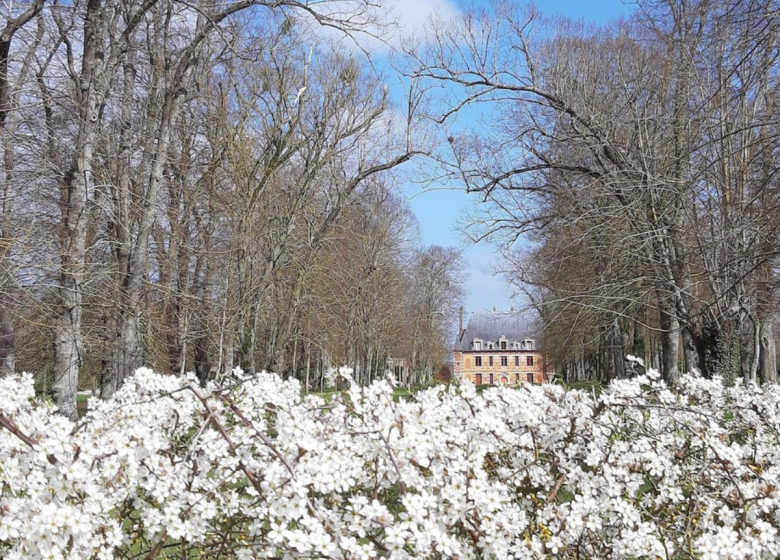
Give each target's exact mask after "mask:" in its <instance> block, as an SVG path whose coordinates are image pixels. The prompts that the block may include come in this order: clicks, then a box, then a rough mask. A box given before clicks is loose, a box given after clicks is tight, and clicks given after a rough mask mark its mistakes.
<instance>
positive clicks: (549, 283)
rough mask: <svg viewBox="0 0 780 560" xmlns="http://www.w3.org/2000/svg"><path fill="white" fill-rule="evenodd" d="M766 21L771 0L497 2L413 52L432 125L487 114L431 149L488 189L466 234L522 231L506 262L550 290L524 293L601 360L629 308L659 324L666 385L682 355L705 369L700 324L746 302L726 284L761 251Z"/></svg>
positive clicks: (771, 29)
mask: <svg viewBox="0 0 780 560" xmlns="http://www.w3.org/2000/svg"><path fill="white" fill-rule="evenodd" d="M776 25H777V11H776V10H774V9H773V8H772V5H771V3H770V2H759V3H755V2H753V3H748V2H740V1H738V0H735V1H731V2H730V1H725V0H724V1H723V2H678V1H675V0H669V1H663V2H642V3H640V14H639V15H638V16H637V17H636V18H635V19H633V20H631V21H623V22H619V23H618V24H617V25H615V26H613V27H612V28H611V29H600V28H585V27H583V26H582V25H581V24H573V23H571V22H567V21H565V20H563V21H557V22H553V23H552V24H551V25H548V24H547V23H546V22H542V21H541V18H540V17H539V16H538V14H537V13H535V12H534V11H533V10H530V9H529V10H522V9H518V8H517V7H516V6H514V5H512V4H508V3H507V4H503V5H500V6H499V7H498V8H497V10H496V13H495V14H493V15H490V14H488V13H487V12H475V13H470V14H467V15H466V16H465V18H464V19H463V21H460V22H457V23H455V24H452V25H451V26H449V27H446V26H443V27H441V28H440V29H439V30H438V31H437V33H438V36H437V37H438V40H437V41H436V42H434V46H433V47H431V48H430V49H428V51H426V52H423V53H416V60H417V61H418V65H417V67H416V68H415V69H414V70H413V71H412V75H415V76H418V77H425V78H427V79H428V80H432V81H433V82H435V83H445V84H449V85H451V86H452V88H451V91H453V97H452V98H450V99H445V100H444V103H445V107H444V109H440V110H439V111H438V113H437V114H436V118H437V119H438V120H439V121H441V122H449V120H450V119H452V118H454V117H455V116H457V115H458V114H460V113H462V112H464V111H466V110H467V109H468V108H470V107H473V106H474V105H476V104H478V103H479V104H482V103H490V104H492V105H493V106H494V107H495V110H496V112H500V118H499V119H497V120H493V121H491V123H490V125H491V126H490V129H489V130H488V132H487V133H486V134H473V135H469V134H462V133H461V134H452V135H451V136H450V141H449V146H450V153H449V155H446V154H445V155H444V156H442V160H441V162H442V164H443V165H444V166H445V168H448V169H450V170H451V172H452V175H453V177H455V178H458V179H459V180H461V181H462V182H463V183H465V186H466V187H467V189H469V190H471V191H475V192H479V193H481V195H482V196H483V197H484V199H485V201H486V202H487V203H488V204H487V205H486V206H485V209H486V212H485V213H484V214H483V215H482V216H481V217H480V219H478V220H477V222H475V224H474V226H475V227H474V228H473V229H472V232H473V233H472V234H473V236H474V237H475V238H476V239H480V238H482V237H485V236H488V235H494V236H495V235H503V236H504V239H505V240H506V241H507V243H508V244H511V243H513V242H514V241H516V240H517V239H519V238H527V239H530V240H532V241H535V242H536V246H535V248H534V251H535V258H533V259H532V260H526V261H522V260H518V261H517V262H520V263H523V262H524V263H525V264H526V265H529V264H530V265H531V266H536V267H540V268H542V269H544V270H545V272H543V273H541V274H538V275H536V276H537V286H538V287H539V288H540V290H539V291H538V292H537V293H539V294H542V295H543V297H544V298H550V299H547V300H542V301H540V302H539V303H540V304H542V305H548V306H553V307H552V308H551V310H550V312H549V313H547V316H549V317H556V318H561V317H563V316H564V315H561V314H560V313H561V312H562V310H565V311H566V314H567V315H566V316H569V317H574V318H575V319H574V320H579V319H580V318H582V319H585V318H587V320H586V321H585V323H584V324H587V326H588V328H593V327H597V328H596V333H603V334H598V335H596V334H595V333H594V336H596V337H598V338H599V339H601V340H602V341H603V340H610V339H611V341H612V342H609V343H608V346H609V347H610V348H612V350H613V352H612V354H613V355H612V358H611V360H610V361H611V362H612V363H613V367H612V368H611V369H612V370H613V372H612V374H617V375H621V374H622V369H621V366H622V362H621V360H619V359H618V358H617V354H618V352H622V351H623V350H624V349H623V348H622V347H623V346H625V343H626V339H627V338H629V337H628V336H627V335H628V334H629V333H628V330H629V329H631V328H633V327H631V325H632V324H634V323H636V322H637V321H644V322H643V324H642V328H643V329H644V330H647V329H657V332H658V335H659V338H660V345H661V352H660V356H659V357H660V364H659V365H660V366H661V369H662V372H663V374H664V377H665V378H666V379H667V380H668V381H670V382H675V381H676V380H677V379H678V377H679V373H680V369H679V364H680V363H681V362H684V364H685V367H686V368H688V369H694V368H695V369H699V370H701V371H704V372H705V373H713V372H714V371H716V370H717V364H715V363H714V362H713V360H712V359H711V356H709V357H708V353H709V348H708V347H707V343H705V341H704V333H705V332H712V331H713V329H714V330H717V331H719V332H720V331H722V330H723V329H724V328H725V327H726V323H727V322H728V321H730V318H729V316H730V314H732V315H733V314H734V313H736V314H737V315H740V314H742V316H743V317H745V318H747V315H748V313H758V307H757V305H756V303H755V302H757V301H758V299H757V298H751V297H750V296H749V295H747V294H745V295H744V296H743V295H740V294H741V293H744V290H747V292H750V293H754V292H753V290H754V288H752V287H751V288H748V287H747V285H748V284H750V285H751V286H756V282H755V281H756V280H757V279H758V278H760V277H761V275H760V273H759V270H760V269H761V267H762V266H771V264H770V263H772V262H775V260H776V256H777V246H776V240H777V235H776V234H775V233H774V232H775V231H776V230H775V228H776V226H777V220H776V218H774V216H776V212H774V211H773V210H771V209H773V208H774V207H775V204H776V202H775V198H774V196H773V195H772V194H770V193H773V192H774V191H773V190H772V188H771V187H770V185H771V184H772V183H773V181H774V180H775V179H774V177H773V176H772V174H771V173H767V172H766V170H768V169H771V168H772V164H771V163H770V160H769V159H768V158H769V157H770V156H769V154H771V153H772V151H773V150H772V149H770V148H769V146H771V145H773V141H774V130H775V122H774V118H775V116H774V115H773V114H772V113H770V112H767V108H768V107H769V106H770V105H771V103H769V102H768V100H771V99H773V96H774V93H773V92H774V91H775V90H776V87H777V84H776V80H774V78H772V76H774V75H776V67H777V57H776V40H775V38H774V37H775V36H776V32H775V29H776ZM542 29H544V31H541V30H542ZM714 45H721V46H722V48H723V49H724V52H727V53H728V56H723V55H722V54H721V55H719V54H718V53H717V52H715V51H716V50H717V47H714ZM759 139H760V141H759ZM759 154H760V155H759ZM736 170H739V173H735V171H736ZM762 170H764V172H763V174H762ZM714 175H718V176H719V178H718V177H714ZM726 175H727V177H726ZM762 177H763V179H762ZM719 185H721V186H719ZM735 188H738V189H739V192H740V193H741V194H740V195H739V198H737V197H735V191H734V189H735ZM713 189H715V191H717V192H714V191H713ZM759 200H760V201H761V202H763V203H764V204H766V206H764V205H761V204H759V202H758V201H759ZM716 206H717V208H716ZM766 208H768V209H770V210H769V211H766V210H765V209H766ZM735 218H738V219H735ZM759 224H760V225H759ZM707 248H709V249H710V251H709V252H710V255H709V256H708V251H707ZM712 251H715V253H716V254H717V258H715V256H714V255H713V253H712ZM548 257H552V260H551V261H549V260H546V258H548ZM723 259H725V261H724V260H723ZM583 261H585V262H583ZM561 264H563V265H564V266H565V267H566V269H567V270H568V272H567V273H565V274H563V275H562V276H561V277H559V276H558V274H557V271H556V267H557V266H560V265H561ZM588 269H592V273H591V274H583V273H582V271H583V270H588ZM724 271H726V272H725V274H726V275H731V276H730V277H729V278H728V279H727V278H725V277H723V274H724ZM526 277H529V278H530V277H531V275H530V274H526ZM716 278H718V279H717V280H716ZM762 282H763V285H764V286H765V287H768V286H769V285H770V284H771V282H769V283H767V282H766V280H763V281H762ZM743 284H744V287H741V286H742V285H743ZM762 293H763V296H762V298H763V300H764V301H771V300H772V298H773V297H775V296H771V295H770V294H769V292H767V291H766V290H763V291H762ZM739 302H742V303H739ZM743 304H744V307H747V308H750V309H751V311H750V312H748V311H747V310H745V309H744V308H743ZM648 307H651V308H653V309H654V310H655V317H652V316H649V315H648V313H647V308H648ZM553 309H557V311H554V310H553ZM740 309H743V310H742V311H739V310H740ZM571 311H574V315H573V316H572V315H571ZM568 320H569V321H571V320H572V319H571V318H570V319H568ZM761 321H762V319H760V318H758V317H756V319H755V320H751V321H750V323H751V324H752V325H753V326H754V334H753V336H751V337H750V340H753V341H758V340H759V339H760V324H761ZM742 322H743V323H744V322H745V321H744V320H742ZM756 325H758V326H759V327H756ZM741 329H742V327H738V328H737V331H740V330H741ZM727 330H728V329H727ZM727 330H726V331H723V332H727ZM578 332H581V331H579V329H578ZM609 333H611V334H609ZM575 338H581V336H579V335H578V336H577V337H575ZM768 340H769V338H767V341H768ZM577 344H581V342H577ZM598 347H599V348H603V347H604V345H603V344H602V343H601V342H600V343H599V344H598ZM759 347H760V345H757V346H755V348H759ZM767 348H768V350H769V347H768V346H767ZM601 351H602V350H598V352H601ZM745 355H747V353H746V352H745V351H744V349H743V356H745ZM753 355H754V356H756V357H754V358H753V359H752V361H751V363H752V364H753V366H751V368H752V369H751V370H750V371H751V373H750V374H749V375H748V376H747V377H748V378H750V379H754V378H755V373H754V371H755V368H757V367H758V363H759V362H760V359H759V358H757V357H759V356H760V351H758V350H757V351H755V352H754V353H753ZM767 363H768V362H767ZM764 374H766V375H768V377H772V376H773V374H770V373H768V372H764V373H762V376H763V375H764Z"/></svg>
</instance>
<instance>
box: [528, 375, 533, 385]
mask: <svg viewBox="0 0 780 560" xmlns="http://www.w3.org/2000/svg"><path fill="white" fill-rule="evenodd" d="M527 380H528V383H533V382H534V374H533V373H529V374H527Z"/></svg>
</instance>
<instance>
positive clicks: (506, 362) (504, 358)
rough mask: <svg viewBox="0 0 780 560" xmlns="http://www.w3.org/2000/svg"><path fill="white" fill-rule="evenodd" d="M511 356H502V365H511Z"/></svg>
mask: <svg viewBox="0 0 780 560" xmlns="http://www.w3.org/2000/svg"><path fill="white" fill-rule="evenodd" d="M508 362H509V358H508V357H506V356H501V365H502V366H508V365H509V363H508Z"/></svg>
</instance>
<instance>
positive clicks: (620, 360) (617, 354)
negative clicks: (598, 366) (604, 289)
mask: <svg viewBox="0 0 780 560" xmlns="http://www.w3.org/2000/svg"><path fill="white" fill-rule="evenodd" d="M624 359H625V348H624V347H623V332H622V330H621V328H620V320H619V319H618V318H617V317H615V319H614V320H613V321H612V363H613V366H614V368H615V377H616V378H617V379H625V377H626V364H625V361H624Z"/></svg>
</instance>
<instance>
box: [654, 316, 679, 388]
mask: <svg viewBox="0 0 780 560" xmlns="http://www.w3.org/2000/svg"><path fill="white" fill-rule="evenodd" d="M659 312H660V323H661V375H662V376H663V379H664V381H666V382H667V383H668V384H670V385H673V384H675V383H677V382H678V381H679V380H680V371H679V367H678V362H679V359H680V322H679V321H678V319H677V316H676V315H675V314H674V311H671V312H670V311H669V310H668V309H667V308H666V306H664V305H663V303H661V305H659Z"/></svg>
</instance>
